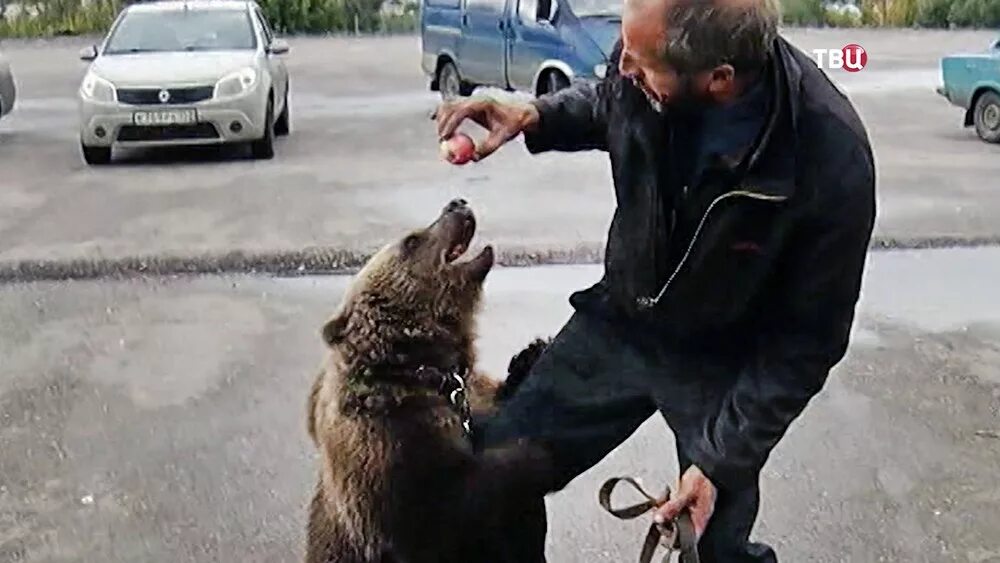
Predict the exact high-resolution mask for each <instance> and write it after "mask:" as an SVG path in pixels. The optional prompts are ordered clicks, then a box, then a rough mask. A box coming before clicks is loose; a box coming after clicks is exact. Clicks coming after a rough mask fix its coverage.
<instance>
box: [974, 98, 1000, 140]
mask: <svg viewBox="0 0 1000 563" xmlns="http://www.w3.org/2000/svg"><path fill="white" fill-rule="evenodd" d="M973 122H974V123H975V124H976V134H977V135H979V138H980V139H982V140H984V141H986V142H987V143H1000V94H997V93H996V92H992V91H991V92H985V93H983V94H982V95H981V96H979V99H978V100H976V109H975V112H974V113H973Z"/></svg>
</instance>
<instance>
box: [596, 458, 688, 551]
mask: <svg viewBox="0 0 1000 563" xmlns="http://www.w3.org/2000/svg"><path fill="white" fill-rule="evenodd" d="M619 483H627V484H629V485H631V486H632V488H634V489H635V490H636V491H638V492H639V494H641V495H642V496H644V497H646V501H645V502H641V503H639V504H635V505H632V506H626V507H624V508H611V493H612V492H613V491H614V489H615V487H616V486H618V484H619ZM669 498H670V487H667V488H666V494H664V496H663V499H662V500H660V499H656V498H654V497H653V496H652V495H650V494H649V493H647V492H646V491H645V490H643V488H642V487H641V486H640V485H639V483H637V482H636V481H635V479H633V478H631V477H612V478H611V479H608V480H607V481H605V482H604V484H603V485H601V490H600V492H599V493H598V501H599V502H600V503H601V507H602V508H603V509H604V510H606V511H607V512H609V513H610V514H611V515H612V516H614V517H615V518H618V519H619V520H631V519H633V518H637V517H639V516H642V515H643V514H645V513H647V512H649V511H651V510H654V509H655V508H657V507H659V506H660V505H661V504H662V503H663V502H665V501H666V500H667V499H669ZM657 546H663V547H665V548H667V553H666V554H665V555H664V556H663V563H669V561H670V555H671V554H672V553H673V552H675V551H679V552H680V563H699V558H698V541H697V539H696V538H695V534H694V523H693V522H692V521H691V513H690V512H688V511H687V509H685V510H682V511H681V513H680V515H679V516H678V517H677V519H675V520H674V521H673V522H666V523H663V524H657V523H655V522H654V523H653V524H652V525H650V526H649V532H648V533H647V534H646V539H645V541H644V542H643V544H642V552H641V553H640V554H639V563H651V561H652V560H653V554H654V553H656V548H657Z"/></svg>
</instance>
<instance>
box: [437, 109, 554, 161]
mask: <svg viewBox="0 0 1000 563" xmlns="http://www.w3.org/2000/svg"><path fill="white" fill-rule="evenodd" d="M433 119H435V120H437V129H438V137H440V139H441V140H445V139H448V138H450V137H451V136H452V135H454V134H455V131H456V130H457V129H458V126H459V125H461V124H462V122H463V121H465V120H466V119H471V120H473V121H475V122H476V123H478V124H479V125H481V126H482V127H484V128H486V129H487V130H488V131H489V136H487V137H486V139H485V140H484V141H483V142H481V143H479V144H478V145H477V146H476V155H475V157H474V160H477V161H478V160H482V159H483V158H486V157H487V156H489V155H491V154H493V153H494V152H495V151H496V150H497V149H499V148H500V147H501V146H503V144H504V143H506V142H507V141H509V140H511V139H513V138H514V137H517V136H518V135H520V134H521V133H523V132H525V131H531V130H532V128H534V127H535V126H536V125H538V120H539V115H538V110H537V109H535V106H533V105H531V104H503V103H500V102H496V101H493V100H462V101H458V102H447V103H444V104H442V105H441V107H439V108H438V110H437V112H435V113H434V117H433Z"/></svg>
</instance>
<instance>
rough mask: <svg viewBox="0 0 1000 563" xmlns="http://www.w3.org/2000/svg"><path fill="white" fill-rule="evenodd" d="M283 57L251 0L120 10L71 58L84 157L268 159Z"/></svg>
mask: <svg viewBox="0 0 1000 563" xmlns="http://www.w3.org/2000/svg"><path fill="white" fill-rule="evenodd" d="M287 52H288V44H287V43H285V42H284V41H283V40H281V39H277V38H275V37H274V32H273V31H272V30H271V27H270V25H269V23H268V21H267V19H266V18H265V17H264V14H263V12H262V11H261V9H260V6H259V5H258V4H257V3H256V2H255V1H254V0H180V1H175V0H167V1H162V2H151V3H141V4H132V5H130V6H128V7H126V8H125V9H123V10H122V12H121V13H120V14H119V15H118V17H117V18H116V20H115V22H114V24H113V25H112V26H111V29H110V31H109V32H108V34H107V37H106V38H105V39H104V42H103V43H102V44H100V45H99V46H92V47H87V48H86V49H84V50H83V52H81V54H80V58H81V59H83V60H85V61H90V67H89V68H88V70H87V73H86V76H84V78H83V81H82V83H81V84H80V90H79V112H80V146H81V149H82V151H83V158H84V160H85V161H86V162H87V163H88V164H106V163H108V162H110V161H111V151H112V147H114V146H122V147H135V146H162V145H198V144H219V143H241V144H247V145H249V146H250V150H251V152H252V154H253V156H254V157H255V158H272V157H273V156H274V138H275V135H286V134H288V132H289V130H290V123H289V108H288V99H289V95H288V92H289V79H288V70H287V69H286V68H285V63H284V61H283V60H282V57H281V55H283V54H285V53H287Z"/></svg>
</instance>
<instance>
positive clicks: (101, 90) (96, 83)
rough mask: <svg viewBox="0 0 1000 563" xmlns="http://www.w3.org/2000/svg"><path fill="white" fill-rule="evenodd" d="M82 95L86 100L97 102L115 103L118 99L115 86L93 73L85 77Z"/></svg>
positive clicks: (81, 90)
mask: <svg viewBox="0 0 1000 563" xmlns="http://www.w3.org/2000/svg"><path fill="white" fill-rule="evenodd" d="M80 93H81V94H83V97H84V98H87V99H88V100H93V101H95V102H114V101H117V99H118V96H117V94H115V85H114V84H112V83H110V82H108V81H107V80H105V79H103V78H101V77H100V76H97V75H96V74H94V73H93V71H91V72H88V73H87V75H86V76H84V77H83V83H82V84H80Z"/></svg>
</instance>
